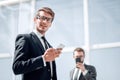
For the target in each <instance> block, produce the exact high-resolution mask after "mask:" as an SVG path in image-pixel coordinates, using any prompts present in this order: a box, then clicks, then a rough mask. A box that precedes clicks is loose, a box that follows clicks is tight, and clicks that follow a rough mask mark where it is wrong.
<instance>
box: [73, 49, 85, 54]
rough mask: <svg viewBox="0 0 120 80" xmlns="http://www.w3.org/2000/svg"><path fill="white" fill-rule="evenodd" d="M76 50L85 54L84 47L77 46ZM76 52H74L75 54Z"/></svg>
mask: <svg viewBox="0 0 120 80" xmlns="http://www.w3.org/2000/svg"><path fill="white" fill-rule="evenodd" d="M75 51H77V52H83V54H84V55H85V51H84V49H82V48H80V47H78V48H75V49H74V52H75ZM74 52H73V54H74Z"/></svg>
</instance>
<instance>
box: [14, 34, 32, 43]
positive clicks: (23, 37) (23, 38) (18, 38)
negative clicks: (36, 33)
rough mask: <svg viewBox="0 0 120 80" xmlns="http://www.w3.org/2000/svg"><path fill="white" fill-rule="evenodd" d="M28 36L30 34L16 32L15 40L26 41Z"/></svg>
mask: <svg viewBox="0 0 120 80" xmlns="http://www.w3.org/2000/svg"><path fill="white" fill-rule="evenodd" d="M29 38H30V34H18V35H17V37H16V40H15V42H19V41H26V40H28V39H29Z"/></svg>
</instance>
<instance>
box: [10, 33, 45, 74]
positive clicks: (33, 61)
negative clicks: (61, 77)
mask: <svg viewBox="0 0 120 80" xmlns="http://www.w3.org/2000/svg"><path fill="white" fill-rule="evenodd" d="M43 67H44V63H43V59H42V57H41V56H37V57H34V58H30V48H29V40H28V39H27V38H26V36H25V35H18V36H17V38H16V41H15V52H14V61H13V65H12V69H13V72H14V73H15V74H23V73H28V72H31V71H34V70H37V69H40V68H43Z"/></svg>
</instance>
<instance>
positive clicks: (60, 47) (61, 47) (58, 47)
mask: <svg viewBox="0 0 120 80" xmlns="http://www.w3.org/2000/svg"><path fill="white" fill-rule="evenodd" d="M64 47H65V45H64V44H59V45H58V46H57V48H56V49H63V48H64Z"/></svg>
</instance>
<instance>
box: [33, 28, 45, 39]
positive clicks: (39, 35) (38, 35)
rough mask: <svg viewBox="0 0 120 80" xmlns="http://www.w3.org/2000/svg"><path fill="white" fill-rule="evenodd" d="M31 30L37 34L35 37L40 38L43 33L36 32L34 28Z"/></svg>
mask: <svg viewBox="0 0 120 80" xmlns="http://www.w3.org/2000/svg"><path fill="white" fill-rule="evenodd" d="M33 32H34V33H35V34H36V35H37V37H39V38H41V37H42V36H43V35H42V34H41V33H40V32H38V31H37V30H36V29H34V30H33Z"/></svg>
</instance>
